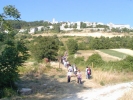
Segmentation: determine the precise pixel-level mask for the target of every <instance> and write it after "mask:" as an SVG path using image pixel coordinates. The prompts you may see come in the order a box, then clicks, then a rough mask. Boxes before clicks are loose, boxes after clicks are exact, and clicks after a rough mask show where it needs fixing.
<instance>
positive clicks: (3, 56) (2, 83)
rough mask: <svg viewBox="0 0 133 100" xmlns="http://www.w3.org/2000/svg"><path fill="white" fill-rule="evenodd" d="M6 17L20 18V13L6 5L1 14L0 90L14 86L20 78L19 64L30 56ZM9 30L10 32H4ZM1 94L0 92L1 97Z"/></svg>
mask: <svg viewBox="0 0 133 100" xmlns="http://www.w3.org/2000/svg"><path fill="white" fill-rule="evenodd" d="M6 18H14V19H15V20H18V19H19V18H20V13H19V12H18V10H17V9H16V8H15V7H14V6H11V5H9V6H5V7H4V13H2V14H0V23H1V26H0V28H1V31H0V47H1V48H0V91H2V89H3V88H7V87H8V88H13V86H14V82H15V81H16V80H18V78H19V74H18V66H21V65H22V64H23V63H24V61H25V60H26V59H27V58H28V53H27V48H26V47H25V44H24V43H23V41H18V40H15V38H14V35H15V34H14V31H13V29H12V28H11V25H10V23H8V22H7V20H6ZM4 30H8V34H6V33H4ZM2 96H3V95H1V92H0V98H1V97H2Z"/></svg>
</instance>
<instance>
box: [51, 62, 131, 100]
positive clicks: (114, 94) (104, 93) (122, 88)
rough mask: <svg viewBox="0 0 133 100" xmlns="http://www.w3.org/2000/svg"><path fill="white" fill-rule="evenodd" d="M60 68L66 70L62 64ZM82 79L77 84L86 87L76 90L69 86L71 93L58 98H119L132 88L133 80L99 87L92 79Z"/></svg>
mask: <svg viewBox="0 0 133 100" xmlns="http://www.w3.org/2000/svg"><path fill="white" fill-rule="evenodd" d="M52 65H58V63H54V62H53V63H52ZM61 68H63V69H64V70H66V68H64V66H63V65H61ZM73 80H75V78H72V81H73ZM82 81H85V82H84V83H83V84H79V85H83V86H84V87H88V89H83V90H81V91H78V92H76V91H74V90H73V89H72V88H71V89H72V90H70V91H74V92H71V94H69V95H67V96H65V97H64V98H62V99H60V100H119V98H120V97H122V95H124V94H125V93H126V92H128V91H129V90H131V89H132V88H133V82H127V83H119V84H116V85H108V86H103V87H100V86H99V88H98V87H97V88H95V87H96V86H97V84H94V82H93V81H92V80H89V81H88V80H87V79H85V78H83V80H82ZM91 83H92V84H91ZM90 87H91V88H90ZM68 88H69V86H68Z"/></svg>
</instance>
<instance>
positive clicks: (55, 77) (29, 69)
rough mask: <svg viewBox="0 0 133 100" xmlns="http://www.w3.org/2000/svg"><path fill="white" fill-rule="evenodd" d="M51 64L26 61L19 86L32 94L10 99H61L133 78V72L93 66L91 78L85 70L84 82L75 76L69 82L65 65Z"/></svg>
mask: <svg viewBox="0 0 133 100" xmlns="http://www.w3.org/2000/svg"><path fill="white" fill-rule="evenodd" d="M51 66H52V67H50V66H49V65H47V67H46V65H45V64H44V63H42V64H34V63H26V64H25V67H24V68H22V69H21V68H20V72H21V73H20V74H21V81H20V82H19V88H22V87H23V88H31V89H32V94H31V95H21V96H18V97H12V98H11V99H10V100H18V99H20V100H60V99H61V98H64V97H67V96H69V95H70V94H73V93H76V92H81V91H82V90H86V89H91V88H99V87H102V86H103V85H108V84H114V83H119V82H125V81H129V80H132V79H133V76H132V74H133V73H117V72H116V73H115V72H113V73H112V72H111V71H110V72H102V71H101V70H100V69H94V68H92V78H91V79H90V80H88V79H85V72H84V70H83V71H82V77H83V78H82V81H83V84H81V85H80V84H77V83H76V77H75V76H73V77H72V80H71V83H67V79H66V73H67V72H66V69H65V68H64V66H63V65H61V64H60V66H59V62H52V63H51ZM59 67H60V68H59Z"/></svg>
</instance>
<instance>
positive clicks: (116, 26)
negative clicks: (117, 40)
mask: <svg viewBox="0 0 133 100" xmlns="http://www.w3.org/2000/svg"><path fill="white" fill-rule="evenodd" d="M107 26H109V28H110V29H112V28H120V29H122V28H128V29H130V25H124V24H123V25H122V24H113V23H109V24H107Z"/></svg>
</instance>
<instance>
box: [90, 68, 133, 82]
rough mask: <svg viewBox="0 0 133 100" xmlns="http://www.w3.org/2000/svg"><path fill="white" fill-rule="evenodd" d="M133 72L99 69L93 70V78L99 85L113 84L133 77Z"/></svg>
mask: <svg viewBox="0 0 133 100" xmlns="http://www.w3.org/2000/svg"><path fill="white" fill-rule="evenodd" d="M132 75H133V73H123V72H121V73H118V72H111V71H108V72H103V71H100V70H93V74H92V76H93V80H94V81H95V82H97V83H99V84H101V85H106V84H113V83H119V82H125V81H131V80H132V79H133V76H132Z"/></svg>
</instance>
